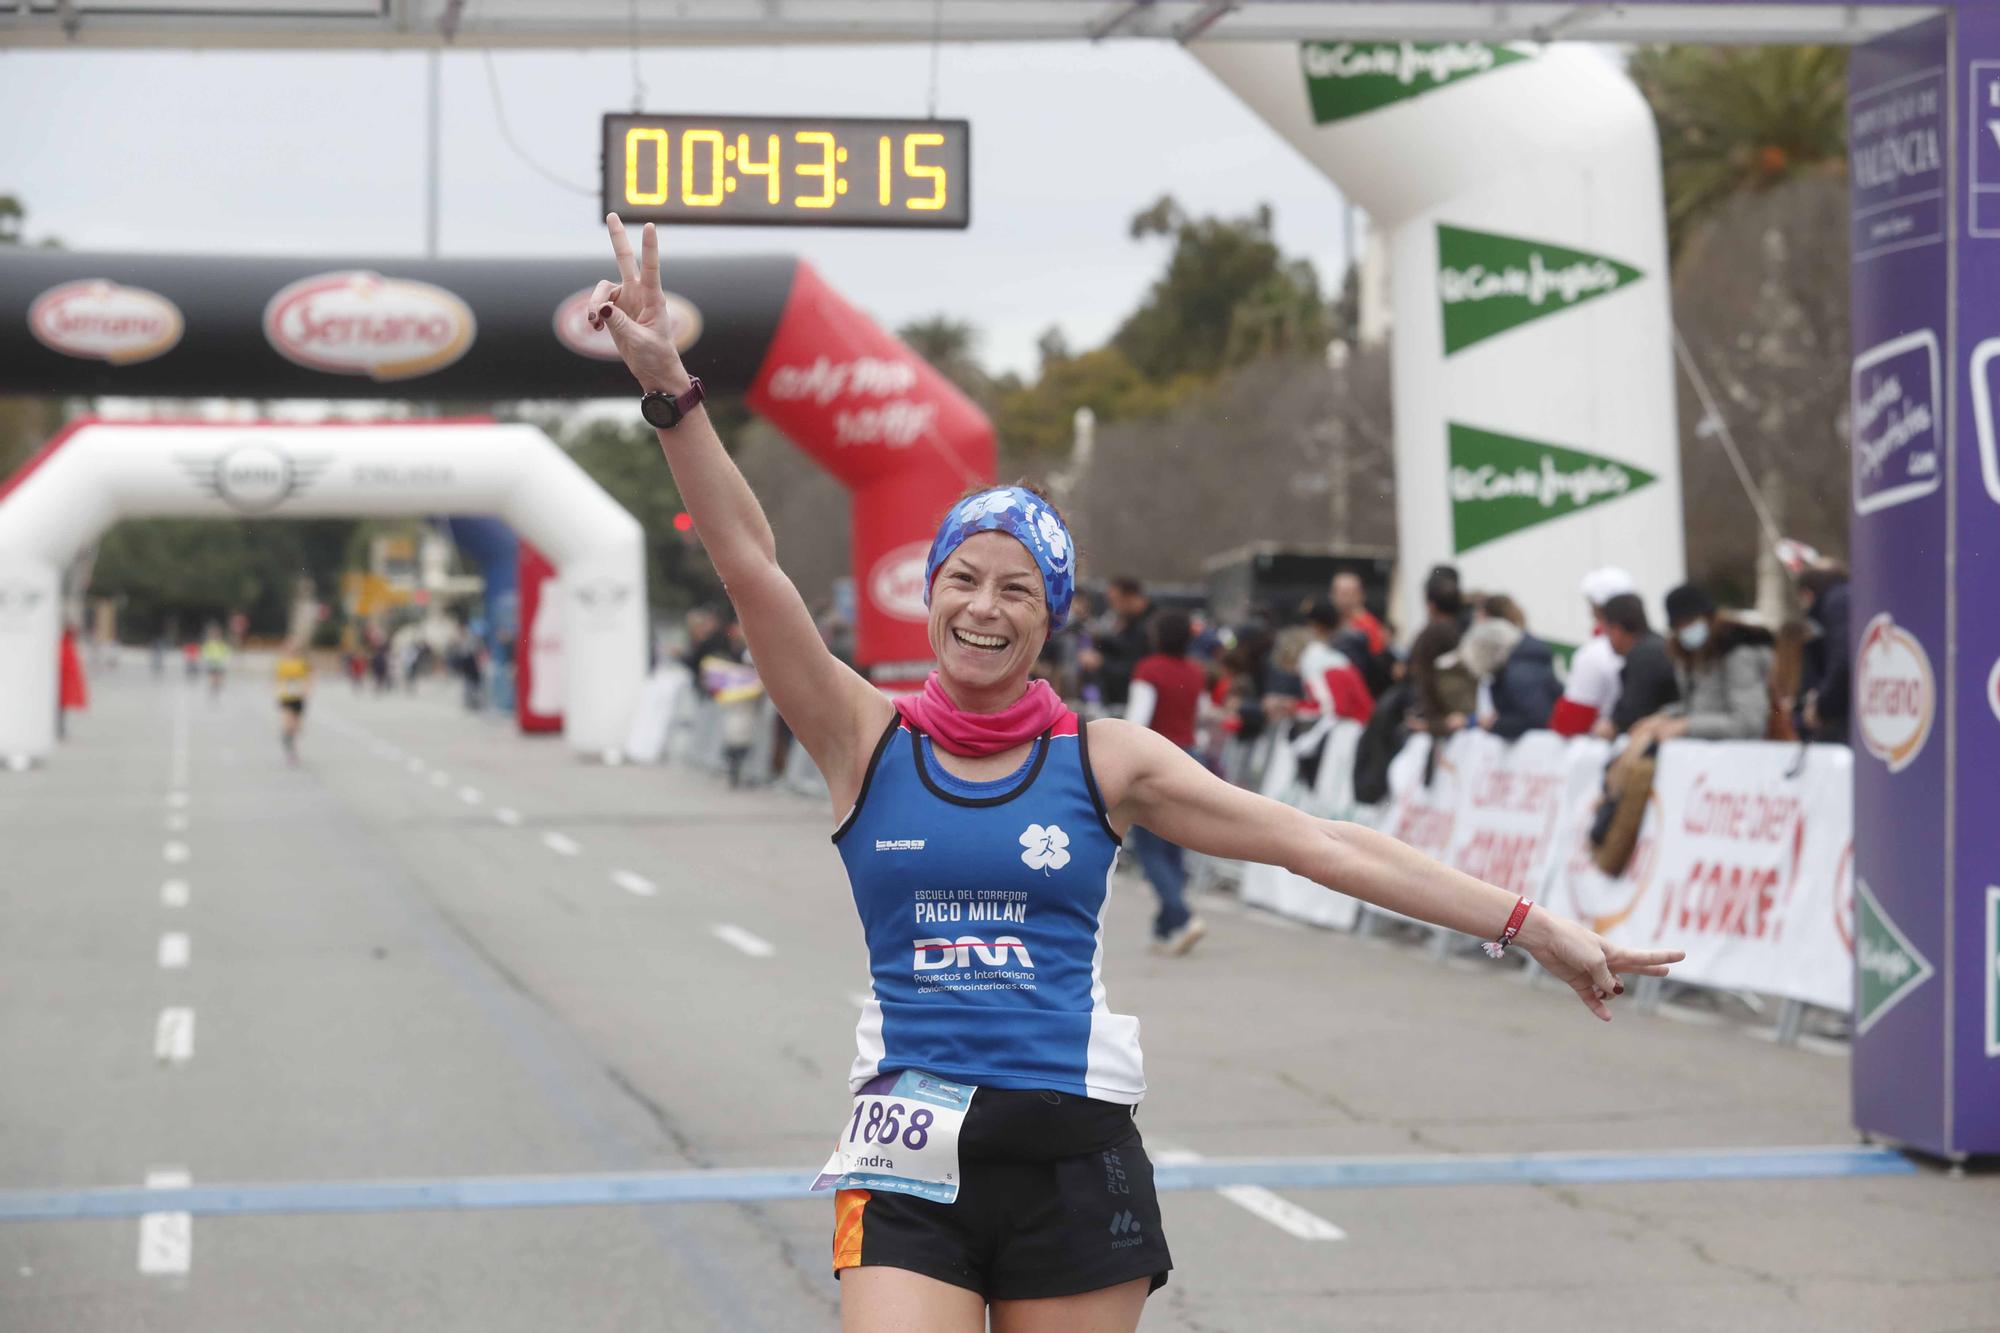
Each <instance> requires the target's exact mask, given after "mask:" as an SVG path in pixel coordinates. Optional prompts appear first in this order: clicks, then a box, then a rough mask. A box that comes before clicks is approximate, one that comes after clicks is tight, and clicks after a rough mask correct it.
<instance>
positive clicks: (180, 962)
mask: <svg viewBox="0 0 2000 1333" xmlns="http://www.w3.org/2000/svg"><path fill="white" fill-rule="evenodd" d="M191 952H192V949H191V947H190V945H189V944H188V937H187V934H186V932H184V931H179V930H170V931H168V932H167V933H166V934H164V935H162V936H160V953H159V958H160V966H161V967H164V968H167V969H169V970H173V969H176V968H183V967H186V966H187V965H188V955H189V953H191Z"/></svg>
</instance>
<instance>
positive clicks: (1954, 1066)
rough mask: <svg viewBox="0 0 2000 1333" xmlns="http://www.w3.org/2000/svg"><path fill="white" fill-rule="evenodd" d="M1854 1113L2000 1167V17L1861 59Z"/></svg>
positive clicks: (1856, 111) (1907, 40)
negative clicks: (1991, 1157)
mask: <svg viewBox="0 0 2000 1333" xmlns="http://www.w3.org/2000/svg"><path fill="white" fill-rule="evenodd" d="M1848 129H1849V136H1850V137H1849V155H1850V156H1849V162H1850V168H1851V180H1852V184H1853V200H1854V212H1853V218H1854V223H1853V236H1852V243H1853V248H1852V256H1853V324H1854V332H1853V337H1854V366H1853V375H1852V384H1851V388H1852V394H1853V401H1852V441H1853V449H1852V467H1853V479H1854V517H1853V557H1854V592H1853V596H1854V616H1853V635H1854V642H1853V649H1854V728H1853V735H1854V745H1855V765H1854V805H1855V810H1854V870H1855V873H1854V936H1853V938H1854V953H1855V966H1856V976H1855V1006H1854V1024H1855V1043H1854V1065H1853V1069H1854V1121H1855V1124H1856V1125H1857V1126H1858V1127H1859V1128H1860V1129H1861V1130H1862V1131H1864V1132H1866V1133H1868V1134H1871V1135H1875V1136H1877V1137H1880V1138H1883V1139H1886V1140H1890V1141H1893V1142H1896V1143H1900V1144H1904V1145H1907V1146H1909V1147H1911V1148H1915V1149H1918V1150H1921V1151H1923V1152H1927V1153H1932V1154H1936V1155H1939V1156H1943V1157H1949V1158H1952V1159H1955V1160H1957V1159H1963V1158H1965V1157H1968V1156H1974V1155H1987V1154H1994V1153H2000V4H1988V3H1984V2H1983V0H1982V2H1981V3H1964V4H1961V5H1959V6H1958V7H1956V8H1955V9H1954V10H1953V11H1951V12H1948V13H1946V14H1944V15H1942V16H1940V17H1937V18H1934V19H1931V20H1928V21H1925V22H1923V23H1919V24H1916V25H1913V26H1912V27H1909V28H1906V29H1903V30H1901V31H1899V32H1896V33H1893V34H1891V35H1889V36H1887V37H1884V38H1881V39H1879V40H1877V41H1874V42H1871V43H1870V44H1868V45H1866V46H1863V47H1858V48H1856V50H1855V51H1854V57H1853V64H1852V73H1851V87H1850V92H1849V102H1848Z"/></svg>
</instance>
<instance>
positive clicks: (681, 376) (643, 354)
mask: <svg viewBox="0 0 2000 1333" xmlns="http://www.w3.org/2000/svg"><path fill="white" fill-rule="evenodd" d="M604 226H605V229H606V230H608V231H609V232H610V233H611V253H612V255H613V256H615V257H616V258H617V260H618V279H619V280H618V281H617V282H600V283H598V284H597V287H596V290H594V291H592V292H591V294H590V314H589V319H590V326H591V327H592V328H594V329H609V330H610V331H611V341H612V342H613V343H615V344H616V345H617V347H618V355H620V356H621V357H623V358H625V366H626V368H627V369H628V370H630V371H631V372H632V374H633V376H634V377H635V378H636V379H637V380H638V381H639V387H640V388H642V389H645V390H647V391H648V392H651V391H653V390H658V391H660V392H662V393H680V392H681V391H682V390H684V389H686V388H687V387H688V374H687V370H686V369H685V368H684V367H683V366H682V365H681V354H680V350H679V349H678V348H676V347H675V346H674V339H673V330H672V329H671V328H670V327H669V324H670V322H671V316H670V315H669V314H668V312H667V301H666V297H665V296H664V295H663V294H662V293H661V291H660V238H659V234H658V233H657V232H655V231H654V230H653V224H652V223H650V222H648V223H647V224H646V227H645V230H644V232H642V233H641V239H640V243H639V259H638V262H637V263H636V264H635V263H634V262H633V259H632V239H631V237H629V236H627V235H626V234H625V224H624V223H623V222H621V221H619V218H618V215H617V214H616V213H612V214H610V215H608V216H607V217H606V218H605V219H604Z"/></svg>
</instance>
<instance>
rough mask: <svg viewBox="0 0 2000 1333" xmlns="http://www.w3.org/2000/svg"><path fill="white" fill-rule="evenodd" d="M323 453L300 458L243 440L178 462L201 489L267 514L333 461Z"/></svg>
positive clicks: (237, 507)
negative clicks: (229, 446)
mask: <svg viewBox="0 0 2000 1333" xmlns="http://www.w3.org/2000/svg"><path fill="white" fill-rule="evenodd" d="M332 461H333V460H332V458H331V457H330V456H327V455H321V456H318V457H313V458H296V457H293V456H292V455H291V454H288V453H286V452H285V451H284V450H282V449H279V448H277V447H276V446H274V445H269V444H239V445H237V446H236V447H235V448H233V449H225V450H223V451H222V452H221V453H218V454H210V455H207V456H184V457H180V458H176V459H175V460H174V462H175V463H176V464H178V465H179V467H180V469H181V471H182V472H183V473H185V474H186V475H187V478H188V480H189V481H192V482H193V483H194V484H195V485H196V486H197V487H198V488H199V489H201V490H204V491H206V492H208V493H209V494H210V495H212V496H214V497H215V498H216V499H218V500H220V501H222V502H223V503H224V504H226V505H228V506H229V507H230V508H231V509H234V510H236V511H237V512H238V513H243V514H263V513H268V512H270V511H271V510H273V509H276V508H277V507H278V506H279V505H281V504H283V503H284V502H285V501H287V500H289V499H291V498H292V497H293V496H294V495H298V494H300V493H302V492H304V491H305V490H306V489H307V488H308V487H309V486H311V485H312V484H313V482H315V481H317V480H318V479H319V475H320V473H322V472H324V471H326V469H327V468H328V467H329V466H330V465H331V464H332Z"/></svg>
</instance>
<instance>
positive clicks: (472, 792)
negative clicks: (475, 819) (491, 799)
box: [458, 787, 485, 805]
mask: <svg viewBox="0 0 2000 1333" xmlns="http://www.w3.org/2000/svg"><path fill="white" fill-rule="evenodd" d="M458 799H459V800H461V801H464V802H465V803H466V804H467V805H478V804H479V803H480V801H482V800H484V799H485V798H484V797H482V796H481V795H480V794H479V788H477V787H460V788H459V789H458Z"/></svg>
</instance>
